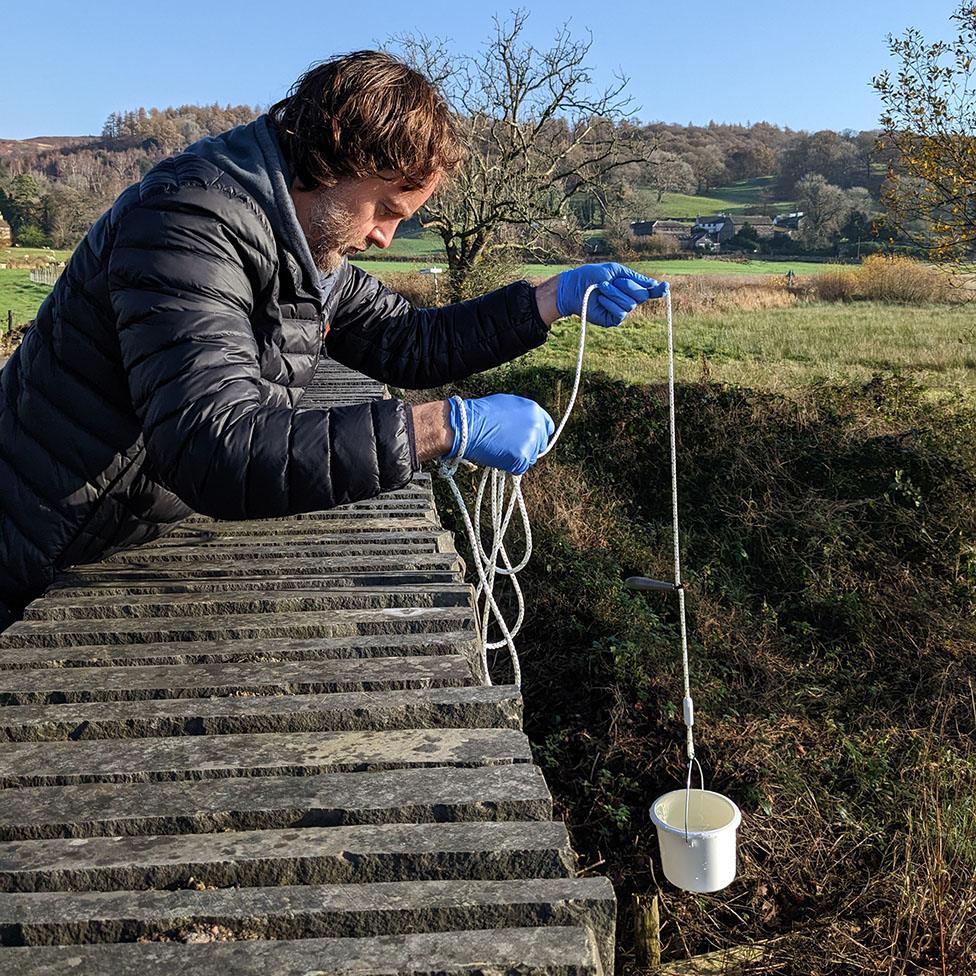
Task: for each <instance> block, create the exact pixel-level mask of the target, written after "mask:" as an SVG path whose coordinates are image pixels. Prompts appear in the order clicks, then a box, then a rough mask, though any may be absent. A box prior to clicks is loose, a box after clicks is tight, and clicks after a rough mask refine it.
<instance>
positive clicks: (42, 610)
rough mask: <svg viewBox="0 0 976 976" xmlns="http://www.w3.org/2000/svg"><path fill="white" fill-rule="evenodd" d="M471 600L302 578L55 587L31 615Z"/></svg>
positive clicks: (415, 588) (450, 592)
mask: <svg viewBox="0 0 976 976" xmlns="http://www.w3.org/2000/svg"><path fill="white" fill-rule="evenodd" d="M470 602H471V588H470V586H468V585H467V584H464V583H443V584H440V585H438V586H435V587H431V586H428V585H425V584H410V583H404V584H400V585H398V586H384V587H368V586H354V587H345V588H337V589H324V588H320V587H317V586H314V585H310V584H309V583H307V582H301V583H299V584H298V585H297V586H296V587H294V588H292V589H289V590H284V591H282V590H265V589H256V590H235V591H229V592H225V593H213V592H203V593H160V594H153V593H150V594H141V595H140V594H133V595H131V596H129V597H127V598H126V599H125V600H120V599H119V598H118V596H116V595H108V596H106V595H104V594H101V593H98V592H97V591H91V592H89V593H85V594H82V595H79V596H72V595H70V594H63V593H51V594H49V595H47V596H45V598H44V599H42V600H35V601H34V603H32V604H31V605H30V606H29V607H28V608H27V610H26V611H25V612H24V619H25V620H65V621H68V620H88V619H96V620H108V619H116V618H132V617H210V616H231V615H238V614H250V613H308V612H310V611H315V610H367V609H379V608H387V607H463V606H467V605H469V604H470Z"/></svg>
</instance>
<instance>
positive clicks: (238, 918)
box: [0, 360, 614, 976]
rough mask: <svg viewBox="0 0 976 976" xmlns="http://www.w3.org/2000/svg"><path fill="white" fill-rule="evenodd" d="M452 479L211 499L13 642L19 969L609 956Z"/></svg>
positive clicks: (9, 778)
mask: <svg viewBox="0 0 976 976" xmlns="http://www.w3.org/2000/svg"><path fill="white" fill-rule="evenodd" d="M382 391H383V388H382V386H381V385H380V384H378V383H374V382H372V381H366V380H364V378H363V377H361V376H358V375H357V374H354V373H351V372H350V371H348V370H346V369H345V368H344V367H341V366H339V365H338V364H335V363H333V362H331V361H328V360H323V361H322V363H320V367H319V370H318V373H317V375H316V379H315V381H314V382H313V384H312V388H311V389H310V390H309V391H308V392H307V393H306V396H305V398H304V400H303V401H302V402H303V404H304V405H306V406H313V405H321V404H331V403H336V402H343V401H345V402H368V401H369V400H371V399H374V398H375V397H376V396H379V395H382ZM432 488H433V485H432V480H431V477H430V475H428V474H426V473H424V474H420V475H418V476H417V477H416V478H415V479H414V481H413V482H412V483H411V484H409V485H406V486H405V487H404V488H402V489H400V490H398V491H396V492H391V493H388V494H386V495H384V496H382V497H380V498H377V499H369V500H364V501H362V502H356V503H353V504H351V505H348V506H343V507H342V508H337V509H333V510H330V511H328V512H313V513H308V514H305V515H300V516H295V517H290V518H284V519H258V520H252V521H250V522H235V523H228V522H220V521H217V520H214V519H211V518H208V517H205V516H194V517H191V518H190V519H189V520H187V521H186V522H185V523H184V524H183V525H181V526H179V527H177V528H176V529H175V530H174V531H173V532H171V533H170V534H168V535H167V536H166V537H164V538H161V539H158V540H156V541H155V542H154V543H152V544H150V545H147V546H144V547H141V548H139V549H136V550H130V551H127V552H122V553H117V554H115V555H113V556H111V557H109V558H108V559H106V560H104V561H103V562H101V563H99V564H97V565H93V566H82V567H77V568H75V569H74V570H72V571H71V572H70V573H66V574H63V575H62V577H61V578H60V579H59V580H58V581H57V583H56V584H55V585H54V586H53V587H52V588H51V589H50V590H49V592H48V593H47V594H46V595H45V596H44V597H42V598H41V599H40V600H39V601H36V602H35V603H34V604H33V605H32V606H31V607H30V608H29V609H28V612H27V619H26V620H24V621H21V622H19V623H17V624H16V625H15V626H14V627H12V628H10V629H9V630H8V631H7V632H6V633H5V634H3V635H0V706H2V707H0V742H3V743H4V748H3V749H2V750H0V943H2V944H4V945H6V946H8V948H0V974H2V976H6V974H7V972H8V971H9V972H11V973H12V974H17V973H22V972H23V973H35V974H40V973H51V972H55V971H56V972H58V973H59V974H60V973H63V972H72V971H73V972H78V973H92V974H94V976H107V974H108V973H112V974H113V976H114V974H116V973H121V974H125V973H135V972H138V974H139V976H153V974H154V973H163V972H165V973H167V974H169V973H171V972H185V973H189V972H194V973H197V972H199V973H204V974H215V973H218V972H224V971H226V972H228V973H242V974H249V973H250V974H257V973H260V974H261V976H274V974H275V973H295V974H296V976H297V974H298V973H301V974H303V976H310V974H311V973H315V972H318V973H325V972H336V973H339V972H348V973H352V972H361V973H365V972H369V973H378V972H387V973H401V972H402V973H407V972H410V973H423V972H440V973H453V972H456V973H459V974H460V973H462V972H463V973H471V974H473V973H485V974H487V973H498V974H501V973H503V972H504V973H514V972H525V973H529V972H537V973H564V972H565V973H570V972H572V973H576V972H579V973H584V972H585V973H598V972H602V971H604V968H601V959H600V958H598V956H597V954H596V953H595V951H594V945H598V946H599V949H600V955H601V956H602V965H603V967H605V970H606V971H611V970H612V965H613V951H612V944H613V921H614V900H613V893H612V890H611V888H610V886H609V884H608V883H607V882H605V881H602V880H594V879H575V878H573V872H574V858H573V855H572V852H571V851H570V849H569V843H568V836H567V835H566V831H565V828H564V827H563V825H562V824H558V823H554V822H552V820H551V817H552V799H551V797H550V795H549V791H548V789H547V787H546V785H545V782H544V780H543V777H542V774H541V772H540V770H539V769H538V767H536V766H534V765H532V763H531V755H530V752H529V749H528V742H527V740H526V739H525V737H524V736H523V735H522V734H521V697H520V696H519V694H518V692H517V690H516V689H514V688H504V687H503V688H494V687H485V686H484V685H483V681H484V675H483V674H482V672H481V663H480V655H479V654H478V653H477V650H476V646H475V638H476V630H477V625H476V622H475V619H474V614H473V609H472V599H471V597H472V591H471V588H470V587H469V586H466V585H463V576H464V564H463V562H462V561H461V559H460V557H459V556H458V554H457V551H456V548H455V545H454V540H453V537H452V536H451V534H450V533H448V532H446V531H444V530H443V529H441V528H440V523H439V521H438V518H437V513H436V510H435V508H434V503H433V490H432ZM432 930H433V931H432ZM365 936H370V938H364V937H365ZM235 939H237V940H240V941H233V940H235ZM136 940H139V942H136ZM154 940H161V941H154ZM174 940H179V941H189V942H193V943H200V942H212V943H213V944H210V945H202V944H199V945H198V944H194V945H178V944H174ZM228 940H230V941H228ZM57 942H77V943H86V942H101V943H103V944H102V945H83V944H79V945H77V946H64V947H62V948H59V947H56V946H55V945H53V943H57ZM16 943H33V944H35V945H36V946H37V947H35V948H28V949H19V948H13V947H11V946H13V945H15V944H16ZM40 943H45V945H39V944H40ZM134 943H135V944H134Z"/></svg>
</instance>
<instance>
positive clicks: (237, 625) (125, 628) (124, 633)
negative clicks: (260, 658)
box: [0, 607, 475, 651]
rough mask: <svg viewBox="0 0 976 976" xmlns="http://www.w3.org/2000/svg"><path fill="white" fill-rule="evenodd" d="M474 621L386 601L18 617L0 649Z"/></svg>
mask: <svg viewBox="0 0 976 976" xmlns="http://www.w3.org/2000/svg"><path fill="white" fill-rule="evenodd" d="M474 626H475V622H474V617H473V614H472V612H471V610H470V608H467V607H390V608H378V609H374V610H320V611H315V610H313V611H309V612H307V613H276V614H266V613H263V614H262V613H252V614H240V615H237V616H227V617H206V618H192V617H187V618H179V617H169V618H161V619H133V620H108V621H106V620H74V621H71V622H70V624H69V623H67V622H65V621H58V620H21V621H18V622H17V623H15V624H13V626H11V627H8V628H7V629H6V630H5V631H4V632H3V634H0V651H2V649H3V648H6V647H70V646H77V645H80V644H132V643H159V642H165V641H184V640H197V641H209V640H237V639H254V638H263V637H344V636H351V635H353V634H416V633H437V632H446V631H459V630H473V629H474Z"/></svg>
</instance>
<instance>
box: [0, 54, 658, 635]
mask: <svg viewBox="0 0 976 976" xmlns="http://www.w3.org/2000/svg"><path fill="white" fill-rule="evenodd" d="M460 159H461V149H460V145H459V142H458V138H457V135H456V132H455V130H454V126H453V124H452V120H451V116H450V113H449V111H448V109H447V106H446V105H445V103H444V101H443V99H442V98H441V96H440V95H439V94H438V92H437V91H436V89H435V88H434V87H433V86H432V85H431V84H430V83H429V82H428V81H427V80H426V79H424V78H423V77H422V76H420V75H419V74H417V73H416V72H414V71H412V70H411V69H410V68H408V67H407V66H406V65H404V64H402V63H400V62H399V61H397V60H396V59H394V58H392V57H390V56H389V55H387V54H383V53H379V52H374V51H361V52H357V53H354V54H351V55H347V56H343V57H338V58H334V59H332V60H330V61H327V62H324V63H323V64H321V65H319V66H317V67H315V68H313V69H311V70H310V71H309V72H307V73H306V74H305V75H304V76H303V77H302V78H301V79H299V81H298V82H297V83H296V85H295V87H294V88H293V89H292V92H291V93H290V94H289V96H288V97H287V98H285V99H283V100H282V101H280V102H278V103H277V104H276V105H274V106H273V107H272V108H271V110H270V112H269V113H268V114H267V115H264V116H261V117H260V118H258V119H257V120H256V121H255V122H253V123H251V124H249V125H245V126H240V127H238V128H236V129H232V130H231V131H229V132H226V133H224V134H223V135H221V136H218V137H215V138H207V139H203V140H201V141H200V142H198V143H196V144H195V145H193V146H191V147H190V148H189V149H188V150H187V151H186V152H184V153H182V154H181V155H179V156H177V157H175V158H171V159H167V160H164V161H163V162H161V163H159V164H158V165H157V166H156V167H155V168H153V169H152V170H151V171H150V172H149V173H147V174H146V176H145V178H144V179H143V180H142V181H141V182H140V183H138V184H136V185H134V186H131V187H129V188H128V189H127V190H126V191H125V192H124V193H123V194H122V195H121V196H120V197H119V198H118V200H116V202H115V203H114V205H113V206H112V208H111V209H110V210H109V211H108V212H107V213H105V214H103V215H102V217H101V218H100V219H99V220H98V221H97V222H96V223H95V224H94V225H93V227H92V228H91V230H90V231H89V232H88V234H87V236H86V237H85V239H84V241H82V243H81V244H80V245H79V246H78V248H77V249H76V251H75V252H74V254H73V255H72V257H71V260H70V261H69V263H68V266H67V267H66V268H65V271H64V273H63V274H62V275H61V277H60V279H59V281H58V283H57V285H56V286H55V288H54V291H53V292H52V293H51V295H50V296H49V297H48V298H47V299H46V300H45V301H44V303H43V304H42V305H41V307H40V309H39V310H38V313H37V318H36V320H35V322H34V324H33V326H32V328H30V329H29V330H28V332H27V334H26V335H25V337H24V340H23V342H22V343H21V345H20V347H19V349H18V350H17V351H16V352H15V354H14V355H13V357H12V358H11V359H10V361H9V362H8V364H7V365H6V366H5V367H4V369H3V372H2V373H0V630H2V629H3V628H4V627H5V626H6V625H7V624H9V623H10V622H11V621H12V620H14V619H16V618H17V616H18V615H19V614H20V612H21V611H22V609H23V607H24V606H25V605H26V604H27V603H28V602H29V601H30V600H31V599H33V598H34V597H35V596H37V595H39V594H40V593H42V592H43V591H44V589H45V588H46V587H47V586H48V585H49V584H50V583H51V582H52V581H53V579H54V578H55V576H56V575H57V573H58V571H59V570H61V569H63V568H65V567H67V566H71V565H75V564H78V563H86V562H93V561H95V560H98V559H100V558H102V557H103V556H105V555H107V554H109V553H111V552H116V551H118V550H119V549H123V548H127V547H130V546H134V545H138V544H140V543H143V542H147V541H149V540H151V539H154V538H156V537H157V536H159V535H160V534H161V533H164V532H166V531H168V530H170V529H172V528H173V527H174V526H175V525H177V524H178V523H179V522H180V521H181V520H183V519H184V518H186V516H187V515H189V514H190V513H191V512H192V511H197V512H202V513H205V514H208V515H212V516H215V517H219V518H227V519H248V518H270V517H276V516H285V515H290V514H295V513H298V512H305V511H312V510H316V509H323V508H329V507H332V506H334V505H341V504H344V503H346V502H351V501H355V500H357V499H361V498H369V497H372V496H374V495H377V494H379V493H380V492H383V491H389V490H392V489H395V488H399V487H401V486H402V485H404V484H405V483H406V482H407V481H409V480H410V478H411V477H412V475H413V473H414V472H415V471H416V470H417V469H418V467H419V465H420V463H421V462H423V461H425V460H427V459H431V458H436V457H440V456H443V455H445V454H447V453H449V452H454V453H456V452H457V449H458V439H459V428H460V416H459V410H460V409H461V407H459V406H458V405H457V404H456V403H453V402H448V401H435V402H431V403H425V404H421V405H419V406H416V407H413V408H412V409H411V408H410V407H408V406H407V405H405V404H404V403H402V402H401V401H399V400H386V401H378V402H375V403H370V404H363V405H356V406H347V407H338V408H334V409H331V410H324V409H320V410H313V409H302V408H301V406H300V399H301V396H302V392H303V389H304V387H305V386H306V384H307V383H308V382H309V380H310V379H311V377H312V374H313V372H314V370H315V366H316V363H317V362H318V359H319V356H320V355H322V353H323V346H324V351H325V353H327V354H328V355H329V356H331V357H333V358H334V359H336V360H338V361H339V362H342V363H345V364H346V365H348V366H351V367H352V368H354V369H357V370H360V371H362V372H364V373H366V374H367V375H369V376H373V377H375V378H377V379H379V380H382V381H385V382H389V383H393V384H396V385H397V386H402V387H407V388H414V389H418V388H424V387H428V386H436V385H440V384H443V383H447V382H452V381H457V380H461V379H463V378H464V377H466V376H469V375H471V374H472V373H474V372H478V371H481V370H484V369H488V368H490V367H492V366H495V365H498V364H499V363H501V362H504V361H506V360H509V359H512V358H514V357H516V356H519V355H521V354H522V353H524V352H526V351H527V350H529V349H531V348H532V347H534V346H537V345H539V344H541V343H542V342H544V341H545V338H546V335H547V332H548V326H549V325H550V324H551V323H552V322H553V321H554V320H555V319H556V318H558V317H559V316H560V315H569V314H574V313H576V314H578V313H579V311H580V305H581V301H582V295H583V292H584V290H585V288H586V287H587V285H588V284H589V283H599V285H600V291H599V293H598V294H597V295H596V296H595V298H596V300H595V301H593V302H592V304H591V308H592V315H593V317H594V320H595V321H597V322H599V324H602V325H614V324H617V323H619V321H620V320H621V319H622V318H623V316H624V314H626V312H627V311H628V310H629V309H631V308H633V307H634V306H635V305H636V304H637V303H638V302H639V301H643V300H646V299H647V298H648V297H650V296H651V295H652V294H654V295H657V294H662V293H663V289H665V288H666V285H658V284H657V283H656V282H654V281H652V280H651V279H646V278H643V277H642V276H640V275H638V274H636V272H633V271H630V270H629V269H626V268H623V267H621V266H619V265H601V266H585V267H583V268H580V269H577V270H575V271H572V272H567V273H566V274H564V275H561V276H558V277H557V278H553V279H551V280H550V281H548V282H546V283H545V284H543V285H541V286H539V287H538V288H535V289H533V288H532V287H531V286H530V285H529V284H528V283H527V282H524V281H523V282H516V283H515V284H513V285H510V286H508V287H507V288H502V289H499V290H498V291H495V292H492V293H491V294H489V295H485V296H483V297H482V298H479V299H476V300H473V301H470V302H464V303H460V304H456V305H451V306H447V307H445V308H439V309H414V308H412V307H411V306H410V305H409V303H407V302H406V301H405V300H404V299H403V298H401V297H400V296H398V295H396V294H394V293H393V292H391V291H389V290H387V289H386V288H384V287H383V286H382V285H381V284H380V283H379V282H378V281H377V280H376V279H374V278H371V277H370V276H369V275H367V274H365V273H363V272H362V271H361V270H359V269H358V268H356V267H355V266H354V265H350V264H349V262H348V261H347V260H346V258H347V256H348V255H349V254H353V253H355V252H357V251H362V250H365V249H366V248H367V247H368V246H370V245H374V246H376V247H380V248H383V247H387V246H388V245H389V243H390V241H391V240H392V239H393V235H394V232H395V231H396V228H397V225H398V223H399V222H400V220H402V219H404V218H405V217H409V216H411V215H412V214H414V213H415V212H416V211H417V210H418V209H419V208H420V207H421V206H423V204H424V203H425V202H426V200H427V199H428V198H429V197H430V195H431V193H433V192H434V190H435V189H436V188H437V186H438V184H439V182H440V181H441V180H442V179H445V178H449V177H450V173H451V171H452V170H453V169H454V168H455V167H456V166H457V165H458V163H459V161H460ZM452 403H453V405H452ZM463 409H464V410H465V412H466V414H467V419H468V421H469V431H470V433H469V440H468V444H467V448H466V450H465V456H466V457H468V458H470V459H472V460H474V461H477V462H478V463H481V464H486V465H492V466H496V467H502V468H505V469H507V470H510V471H524V470H526V469H527V468H528V467H529V466H530V465H531V464H532V463H533V462H534V461H535V460H536V458H537V457H538V455H539V453H540V452H541V450H542V449H543V448H544V447H545V444H546V442H547V440H548V437H549V435H550V434H551V432H552V421H551V419H550V418H549V417H548V415H547V414H546V413H545V411H544V410H542V408H541V407H539V406H538V405H537V404H535V403H533V402H532V401H530V400H525V399H523V398H521V397H512V396H507V395H504V394H498V395H495V396H493V397H486V398H482V399H480V400H469V401H465V403H464V405H463ZM452 410H453V415H452Z"/></svg>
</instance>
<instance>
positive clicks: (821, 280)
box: [810, 254, 959, 305]
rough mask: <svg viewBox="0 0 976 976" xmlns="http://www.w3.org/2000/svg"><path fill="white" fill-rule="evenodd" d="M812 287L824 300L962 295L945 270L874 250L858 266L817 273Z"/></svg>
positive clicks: (925, 301)
mask: <svg viewBox="0 0 976 976" xmlns="http://www.w3.org/2000/svg"><path fill="white" fill-rule="evenodd" d="M810 288H811V289H812V291H813V293H814V294H815V295H816V297H817V298H819V299H820V300H821V301H825V302H839V301H842V302H849V301H857V300H861V301H872V302H893V303H895V304H900V305H932V304H936V305H938V304H944V303H946V302H951V301H954V300H957V299H958V298H959V294H958V293H957V292H956V291H955V290H954V288H953V285H952V282H951V281H950V279H949V277H948V275H947V274H946V273H945V272H944V271H941V270H939V269H938V268H937V267H935V266H934V265H931V264H924V263H922V262H921V261H915V260H914V259H912V258H907V257H903V256H901V255H890V256H889V255H882V254H874V255H872V256H871V257H869V258H867V259H865V261H864V263H863V264H862V265H861V266H860V267H859V268H854V269H851V270H850V271H829V272H825V273H824V274H819V275H815V276H814V277H813V279H812V280H811V281H810Z"/></svg>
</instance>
